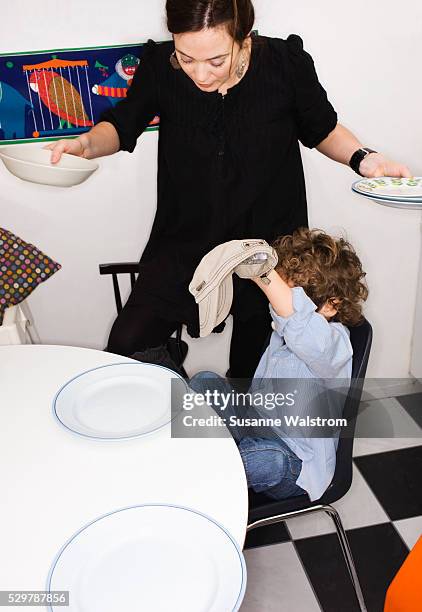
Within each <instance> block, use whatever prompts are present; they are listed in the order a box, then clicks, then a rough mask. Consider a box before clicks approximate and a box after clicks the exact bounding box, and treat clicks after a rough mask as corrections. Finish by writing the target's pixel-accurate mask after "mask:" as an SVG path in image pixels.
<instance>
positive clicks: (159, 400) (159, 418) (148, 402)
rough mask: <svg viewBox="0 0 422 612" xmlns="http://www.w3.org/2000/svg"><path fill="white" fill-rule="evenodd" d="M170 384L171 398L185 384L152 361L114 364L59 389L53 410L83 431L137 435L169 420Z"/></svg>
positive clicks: (76, 430)
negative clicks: (151, 362)
mask: <svg viewBox="0 0 422 612" xmlns="http://www.w3.org/2000/svg"><path fill="white" fill-rule="evenodd" d="M172 380H173V381H178V382H177V384H175V383H173V385H172ZM172 389H173V399H175V396H176V393H180V392H182V393H183V392H185V391H186V390H187V386H186V383H185V381H184V379H183V378H181V377H180V376H178V375H177V374H176V373H175V372H173V371H172V370H169V369H167V368H164V367H162V366H158V365H153V364H150V363H119V364H111V365H106V366H101V367H99V368H94V369H93V370H88V371H86V372H83V373H81V374H79V375H78V376H76V377H75V378H72V379H71V380H69V381H68V382H67V383H66V384H65V385H64V386H63V387H62V388H61V389H60V390H59V391H58V392H57V394H56V396H55V398H54V400H53V412H54V415H55V416H56V418H57V419H58V421H59V422H60V423H61V424H62V425H63V426H64V427H66V428H67V429H69V430H71V431H72V432H74V433H77V434H79V435H81V436H85V437H88V438H97V439H102V440H121V439H124V438H134V437H137V436H142V435H144V434H147V433H150V432H152V431H156V430H157V429H160V428H161V427H163V426H164V425H166V424H168V423H170V421H171V420H172V413H171V399H172ZM174 405H176V404H174Z"/></svg>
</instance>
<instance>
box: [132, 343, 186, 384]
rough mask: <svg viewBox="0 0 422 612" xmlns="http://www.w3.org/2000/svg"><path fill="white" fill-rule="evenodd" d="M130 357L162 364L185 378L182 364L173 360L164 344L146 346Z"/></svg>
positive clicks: (144, 361)
mask: <svg viewBox="0 0 422 612" xmlns="http://www.w3.org/2000/svg"><path fill="white" fill-rule="evenodd" d="M131 358H132V359H136V360H137V361H142V362H143V363H153V364H155V365H160V366H163V367H164V368H168V369H169V370H173V372H176V374H179V376H182V377H183V378H187V374H186V372H185V370H184V368H183V366H178V365H177V364H176V363H175V362H174V360H173V359H172V357H171V355H170V353H169V351H168V349H167V347H166V346H164V345H160V346H154V347H152V348H147V349H145V350H144V351H137V352H136V353H134V354H133V355H131Z"/></svg>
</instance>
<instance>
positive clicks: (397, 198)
mask: <svg viewBox="0 0 422 612" xmlns="http://www.w3.org/2000/svg"><path fill="white" fill-rule="evenodd" d="M352 191H354V193H357V194H358V195H361V196H364V197H365V198H370V199H372V200H373V199H376V200H377V201H379V200H385V201H386V202H398V203H400V202H403V203H407V204H416V205H420V204H422V198H416V197H413V198H410V197H409V198H404V197H403V196H382V195H379V194H378V193H369V192H368V193H365V192H363V191H359V190H357V189H355V188H354V185H352Z"/></svg>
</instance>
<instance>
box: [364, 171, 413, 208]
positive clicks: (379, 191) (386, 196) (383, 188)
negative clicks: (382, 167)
mask: <svg viewBox="0 0 422 612" xmlns="http://www.w3.org/2000/svg"><path fill="white" fill-rule="evenodd" d="M352 189H353V191H355V192H356V193H360V194H362V195H370V196H373V197H376V198H380V199H383V200H399V201H401V202H403V201H406V200H415V199H416V200H421V201H422V177H419V176H414V177H412V178H395V177H390V176H383V177H380V178H371V179H361V180H359V181H356V182H355V183H353V185H352Z"/></svg>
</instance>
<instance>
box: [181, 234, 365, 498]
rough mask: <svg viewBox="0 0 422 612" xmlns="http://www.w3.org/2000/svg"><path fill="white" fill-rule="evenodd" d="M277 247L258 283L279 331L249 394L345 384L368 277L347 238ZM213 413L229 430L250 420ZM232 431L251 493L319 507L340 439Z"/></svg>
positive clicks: (219, 386) (298, 240)
mask: <svg viewBox="0 0 422 612" xmlns="http://www.w3.org/2000/svg"><path fill="white" fill-rule="evenodd" d="M273 247H274V248H275V250H276V251H277V254H278V265H277V267H276V269H275V270H273V271H272V272H270V273H269V275H268V280H269V281H270V282H269V283H265V282H264V281H263V280H262V279H261V278H255V279H253V282H255V283H256V284H257V285H258V286H259V287H260V289H261V290H262V291H263V292H264V293H265V294H266V296H267V298H268V300H269V309H270V313H271V317H272V320H273V322H272V327H273V330H274V331H273V333H272V334H271V339H270V343H269V346H268V348H267V349H266V350H265V352H264V354H263V355H262V357H261V360H260V362H259V365H258V368H257V370H256V372H255V375H254V380H253V381H252V385H251V387H250V391H252V392H254V393H255V392H256V391H257V390H258V389H260V388H262V381H265V380H267V381H271V380H272V381H274V379H292V378H293V379H296V380H302V381H305V382H306V380H307V381H308V383H312V381H310V380H309V379H319V380H325V381H327V380H329V379H341V380H342V381H343V384H344V381H346V382H347V383H348V381H350V378H351V372H352V355H353V352H352V346H351V344H350V339H349V331H348V329H347V327H346V326H354V325H357V324H358V323H359V322H360V321H361V319H362V302H363V301H364V300H366V298H367V295H368V290H367V288H366V285H365V283H364V280H363V279H364V276H365V273H364V272H363V270H362V265H361V262H360V260H359V258H358V257H357V255H356V253H355V251H354V249H353V247H352V246H351V245H350V244H349V243H348V242H346V241H345V240H344V239H343V238H333V237H331V236H329V235H328V234H326V233H325V232H323V231H321V230H309V229H306V228H300V229H298V230H296V231H295V232H294V233H293V234H292V235H291V236H284V237H281V238H279V239H278V240H276V242H275V243H274V244H273ZM314 382H315V383H316V381H314ZM190 385H191V387H192V389H193V390H195V391H196V392H199V393H201V392H204V391H205V390H207V389H211V390H213V391H214V390H216V391H217V392H219V393H223V394H224V393H226V394H227V393H229V392H231V391H232V387H231V385H230V384H229V382H228V381H227V380H226V379H224V378H222V377H220V376H218V375H217V374H215V373H213V372H201V373H199V374H196V375H195V376H194V377H193V378H192V379H191V382H190ZM305 403H306V402H305ZM303 408H304V407H303V406H302V411H303ZM305 408H306V406H305ZM215 409H216V410H217V411H219V414H220V415H221V416H224V417H225V418H226V423H227V422H229V419H228V417H230V416H235V417H236V419H237V418H238V417H242V416H243V417H244V416H245V408H244V407H239V406H237V405H234V404H233V403H232V404H229V406H227V407H226V408H225V409H224V412H223V410H222V409H221V408H219V407H215ZM299 410H301V409H300V408H299ZM260 413H262V411H260ZM340 416H341V415H340ZM229 429H230V431H231V433H232V435H233V437H234V438H235V440H236V443H237V444H238V448H239V451H240V454H241V457H242V460H243V463H244V466H245V471H246V476H247V480H248V486H249V487H251V488H252V489H253V490H254V491H256V492H264V493H265V494H266V495H268V496H269V497H271V498H274V499H282V498H285V497H291V496H294V495H301V494H304V493H308V495H309V497H310V499H311V500H314V499H318V498H319V497H321V495H322V494H323V492H324V491H325V490H326V488H327V487H328V485H329V484H330V482H331V480H332V477H333V475H334V469H335V459H336V448H337V442H338V439H337V438H336V436H330V437H314V436H309V435H306V436H305V437H301V436H297V437H288V436H287V437H286V435H285V429H284V430H283V429H282V430H277V428H275V433H276V435H270V436H268V435H266V436H263V435H258V436H257V435H249V434H248V430H247V429H244V428H242V427H237V426H229ZM245 432H246V433H245ZM273 433H274V432H273Z"/></svg>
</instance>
